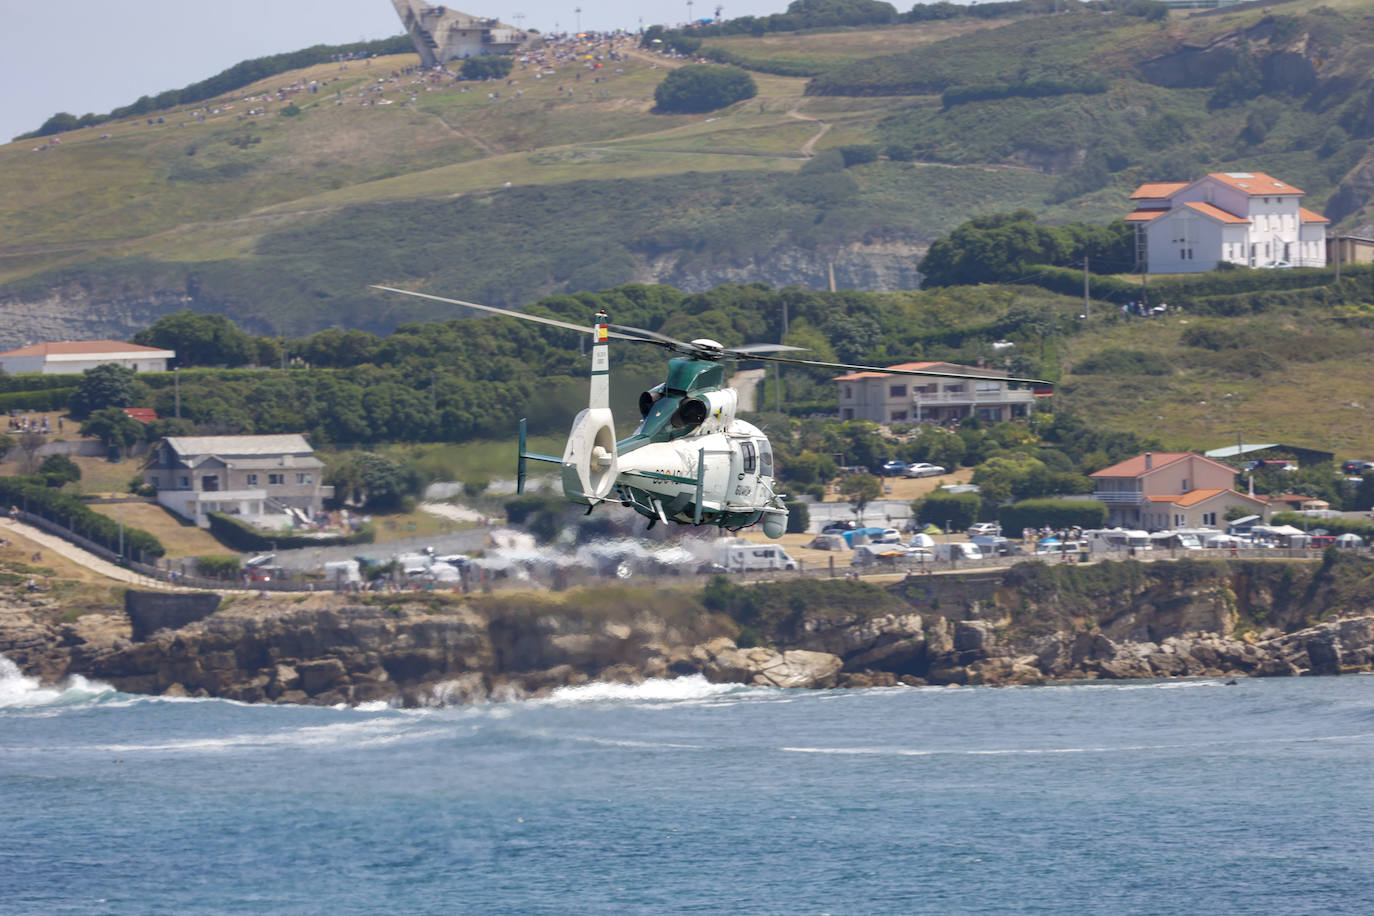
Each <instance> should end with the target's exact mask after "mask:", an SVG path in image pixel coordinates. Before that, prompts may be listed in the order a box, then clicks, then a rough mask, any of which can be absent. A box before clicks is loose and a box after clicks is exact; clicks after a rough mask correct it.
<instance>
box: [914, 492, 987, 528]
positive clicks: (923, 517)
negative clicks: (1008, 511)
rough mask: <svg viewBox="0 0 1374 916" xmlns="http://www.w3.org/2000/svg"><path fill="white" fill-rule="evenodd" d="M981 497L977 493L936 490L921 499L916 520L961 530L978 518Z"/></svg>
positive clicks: (925, 523)
mask: <svg viewBox="0 0 1374 916" xmlns="http://www.w3.org/2000/svg"><path fill="white" fill-rule="evenodd" d="M982 506H983V498H982V497H981V496H979V495H978V494H977V493H946V492H944V491H942V490H936V491H935V492H933V493H931V494H930V495H929V496H927V497H926V498H925V499H923V500H921V501H920V503H919V504H918V505H917V509H916V520H917V521H919V522H920V523H921V524H923V525H939V526H940V527H941V528H946V527H947V528H948V530H950V531H963V530H964V529H966V528H968V526H969V525H972V524H973V523H974V522H975V521H977V520H978V512H979V510H980V509H981V508H982Z"/></svg>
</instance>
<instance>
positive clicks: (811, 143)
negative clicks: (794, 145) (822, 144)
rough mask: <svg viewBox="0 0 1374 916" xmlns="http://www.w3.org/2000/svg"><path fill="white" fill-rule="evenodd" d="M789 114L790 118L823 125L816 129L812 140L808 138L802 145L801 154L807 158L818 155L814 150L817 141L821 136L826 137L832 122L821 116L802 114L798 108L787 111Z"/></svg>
mask: <svg viewBox="0 0 1374 916" xmlns="http://www.w3.org/2000/svg"><path fill="white" fill-rule="evenodd" d="M787 116H788V117H789V118H796V119H797V120H798V121H815V122H816V123H817V124H819V125H820V126H821V129H820V130H818V131H816V135H815V136H813V137H812V138H811V139H810V140H807V141H806V142H805V143H803V144H802V145H801V154H802V155H803V156H805V157H806V158H808V159H810V158H811V157H812V156H814V155H816V154H815V152H814V150H815V149H816V141H817V140H819V139H820V138H821V137H824V136H825V135H826V133H828V132H829V130H830V122H829V121H822V120H821V119H820V118H813V117H812V116H811V115H805V114H802V113H801V111H800V110H799V109H796V108H793V109H792V110H791V111H789V112H787Z"/></svg>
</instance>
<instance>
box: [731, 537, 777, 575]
mask: <svg viewBox="0 0 1374 916" xmlns="http://www.w3.org/2000/svg"><path fill="white" fill-rule="evenodd" d="M716 563H717V564H719V565H720V566H723V567H725V568H726V569H728V570H729V571H730V572H757V571H759V570H765V569H796V568H797V561H796V560H794V559H792V558H791V557H790V556H788V555H787V551H786V550H783V549H782V548H781V547H778V546H776V545H773V544H755V543H753V542H752V541H745V540H742V539H740V540H731V541H723V542H722V543H720V544H719V545H718V546H717V547H716Z"/></svg>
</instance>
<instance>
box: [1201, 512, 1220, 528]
mask: <svg viewBox="0 0 1374 916" xmlns="http://www.w3.org/2000/svg"><path fill="white" fill-rule="evenodd" d="M1216 523H1217V514H1216V513H1215V512H1204V513H1202V524H1204V525H1206V526H1207V527H1208V528H1211V527H1214V526H1215V525H1216Z"/></svg>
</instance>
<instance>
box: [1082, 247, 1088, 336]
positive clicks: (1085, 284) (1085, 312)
mask: <svg viewBox="0 0 1374 916" xmlns="http://www.w3.org/2000/svg"><path fill="white" fill-rule="evenodd" d="M1083 320H1084V321H1087V320H1088V256H1087V255H1086V254H1085V255H1083Z"/></svg>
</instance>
